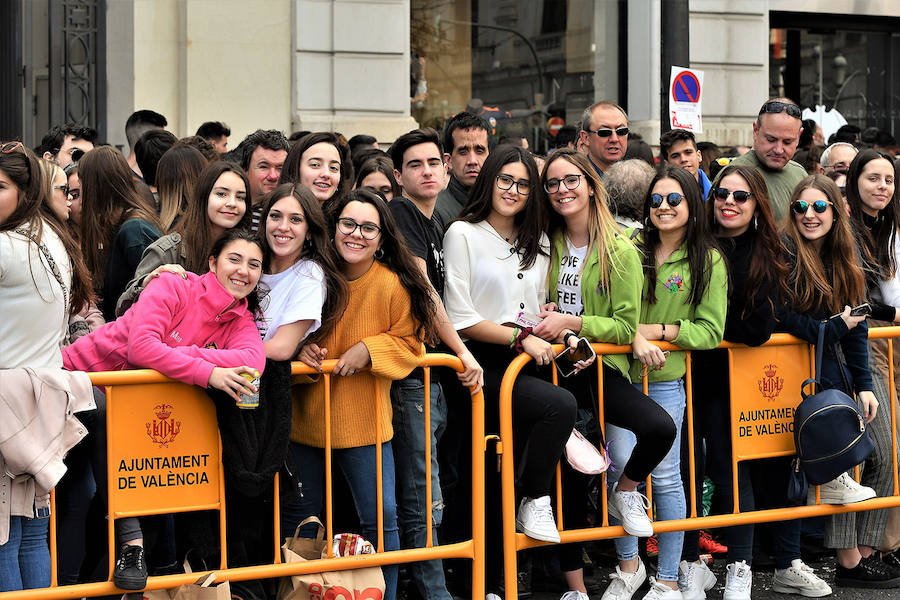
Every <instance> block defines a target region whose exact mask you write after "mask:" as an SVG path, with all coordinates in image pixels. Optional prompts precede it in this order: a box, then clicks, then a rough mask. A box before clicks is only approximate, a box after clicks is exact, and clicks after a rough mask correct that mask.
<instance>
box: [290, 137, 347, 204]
mask: <svg viewBox="0 0 900 600" xmlns="http://www.w3.org/2000/svg"><path fill="white" fill-rule="evenodd" d="M300 183H301V184H302V185H305V186H306V187H307V188H309V189H310V190H312V193H313V195H314V196H315V197H316V198H317V199H318V200H319V202H325V201H326V200H328V199H329V198H331V197H332V196H334V194H335V192H337V189H338V185H340V183H341V156H340V154H338V151H337V148H335V147H334V146H333V145H332V144H329V143H328V142H319V143H318V144H313V145H312V146H310V147H309V148H307V149H306V151H305V152H304V153H303V155H302V156H301V157H300Z"/></svg>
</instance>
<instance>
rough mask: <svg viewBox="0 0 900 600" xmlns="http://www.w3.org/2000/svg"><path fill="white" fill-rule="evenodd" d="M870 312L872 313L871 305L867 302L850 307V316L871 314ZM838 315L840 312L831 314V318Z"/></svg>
mask: <svg viewBox="0 0 900 600" xmlns="http://www.w3.org/2000/svg"><path fill="white" fill-rule="evenodd" d="M871 314H872V305H871V304H869V303H868V302H863V303H862V304H860V305H859V306H854V307H853V308H851V309H850V316H851V317H861V316H863V315H871ZM839 316H841V313H838V314H836V315H831V318H832V319H834V318H835V317H839Z"/></svg>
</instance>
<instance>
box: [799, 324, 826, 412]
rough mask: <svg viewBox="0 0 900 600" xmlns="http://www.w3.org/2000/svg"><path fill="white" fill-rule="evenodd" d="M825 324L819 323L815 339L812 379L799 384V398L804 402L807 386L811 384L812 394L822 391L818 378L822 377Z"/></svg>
mask: <svg viewBox="0 0 900 600" xmlns="http://www.w3.org/2000/svg"><path fill="white" fill-rule="evenodd" d="M827 323H828V321H821V322H819V335H818V336H817V338H816V370H815V372H814V374H813V377H812V379H807V380H806V381H804V382H803V383H801V384H800V396H801V397H802V398H803V399H804V400H806V397H807V396H808V395H809V394H807V393H806V391H805V388H806V386H807V385H809V384H813V394H817V393H819V392H820V391H822V384H821V383H820V381H819V378H820V377H821V376H822V354H823V353H824V352H825V325H826V324H827Z"/></svg>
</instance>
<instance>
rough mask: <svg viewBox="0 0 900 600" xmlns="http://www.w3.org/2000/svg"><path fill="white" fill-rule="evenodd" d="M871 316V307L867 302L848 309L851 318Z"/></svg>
mask: <svg viewBox="0 0 900 600" xmlns="http://www.w3.org/2000/svg"><path fill="white" fill-rule="evenodd" d="M871 314H872V307H871V306H870V305H869V303H868V302H863V303H862V304H860V305H859V306H854V307H853V308H851V309H850V316H851V317H861V316H862V315H871Z"/></svg>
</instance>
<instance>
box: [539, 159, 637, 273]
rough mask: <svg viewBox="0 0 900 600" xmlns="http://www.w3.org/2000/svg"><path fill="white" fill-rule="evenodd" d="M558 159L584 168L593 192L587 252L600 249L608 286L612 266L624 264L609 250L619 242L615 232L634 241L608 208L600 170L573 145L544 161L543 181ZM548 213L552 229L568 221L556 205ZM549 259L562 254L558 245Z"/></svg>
mask: <svg viewBox="0 0 900 600" xmlns="http://www.w3.org/2000/svg"><path fill="white" fill-rule="evenodd" d="M557 160H565V161H566V162H568V163H569V164H571V165H573V166H574V167H576V168H577V169H578V170H579V171H581V174H582V175H583V176H584V181H585V185H587V186H588V188H589V190H590V191H592V192H593V194H589V196H588V222H587V226H588V248H587V256H590V255H591V253H592V252H593V251H594V248H596V249H597V258H598V259H599V263H600V287H601V288H603V289H607V290H608V289H609V280H610V274H611V273H612V272H613V270H615V271H616V272H617V273H618V272H619V269H620V268H621V265H620V264H618V263H617V262H616V260H615V258H614V257H613V255H612V253H611V252H610V248H612V247H613V245H614V244H615V243H616V236H620V237H622V239H624V240H625V241H626V242H627V243H628V244H631V241H630V240H628V239H627V238H624V236H623V235H622V230H621V228H619V225H618V224H617V223H616V221H615V219H614V218H613V216H612V213H611V212H610V210H609V194H608V193H607V191H606V188H605V187H603V183H601V182H600V177H599V176H598V175H597V172H596V171H595V170H594V168H593V166H591V163H590V162H589V161H588V159H587V157H586V156H585V155H584V154H582V153H580V152H577V151H575V150H572V149H571V148H563V149H560V150H557V151H556V152H554V153H553V155H552V156H550V158H548V159H547V162H545V163H544V169H543V171H542V172H541V182H542V184H543V182H545V181H547V170H548V169H549V168H550V165H551V164H553V163H554V162H555V161H557ZM549 213H550V231H551V232H552V231H554V230H556V229H557V228H558V229H561V230H563V231H564V230H565V228H566V224H565V221H564V220H563V218H562V217H561V216H559V215H558V214H557V213H556V211H554V210H553V209H550V210H549ZM550 259H551V261H554V262H555V261H557V260H559V259H560V257H558V256H556V246H555V245H553V247H552V248H551V255H550ZM585 264H587V261H586V260H585V261H582V263H581V267H580V270H583V269H584V266H585ZM579 272H580V271H579Z"/></svg>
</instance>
